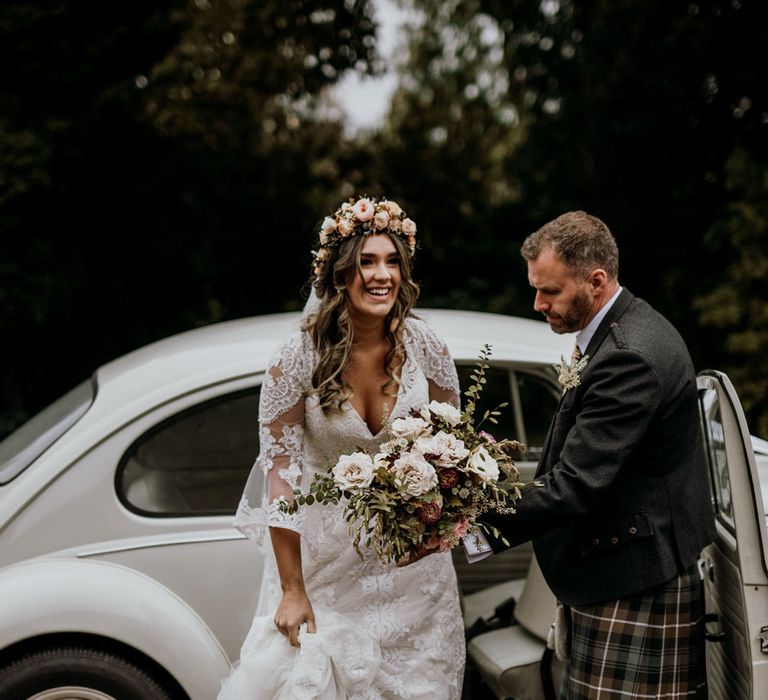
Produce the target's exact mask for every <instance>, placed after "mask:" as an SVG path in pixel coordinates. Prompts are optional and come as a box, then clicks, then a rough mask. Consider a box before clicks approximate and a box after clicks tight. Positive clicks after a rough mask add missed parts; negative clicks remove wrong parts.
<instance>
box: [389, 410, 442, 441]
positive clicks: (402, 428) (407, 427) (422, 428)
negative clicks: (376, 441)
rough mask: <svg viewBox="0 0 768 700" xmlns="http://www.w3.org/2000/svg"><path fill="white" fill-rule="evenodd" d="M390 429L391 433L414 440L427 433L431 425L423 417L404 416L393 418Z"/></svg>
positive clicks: (430, 429)
mask: <svg viewBox="0 0 768 700" xmlns="http://www.w3.org/2000/svg"><path fill="white" fill-rule="evenodd" d="M390 430H391V432H392V434H393V435H396V436H397V437H401V438H405V439H406V440H415V439H416V438H418V437H421V436H422V435H428V434H429V433H431V432H432V426H431V425H430V424H429V423H427V421H425V420H424V419H423V418H414V417H413V416H406V417H405V418H395V420H393V421H392V425H391V426H390Z"/></svg>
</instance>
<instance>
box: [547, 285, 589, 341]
mask: <svg viewBox="0 0 768 700" xmlns="http://www.w3.org/2000/svg"><path fill="white" fill-rule="evenodd" d="M591 310H592V299H591V297H590V296H589V293H588V292H586V291H580V292H579V293H578V294H577V295H576V296H575V297H574V299H573V301H572V302H571V305H570V307H569V308H568V310H567V311H566V312H565V313H564V314H563V315H562V316H560V315H559V314H552V313H549V314H544V315H545V316H546V317H547V322H548V323H549V327H550V328H551V329H552V330H553V331H554V332H555V333H576V332H577V331H580V330H581V329H582V328H584V326H585V325H586V324H585V323H584V321H585V320H586V319H587V318H589V314H590V311H591Z"/></svg>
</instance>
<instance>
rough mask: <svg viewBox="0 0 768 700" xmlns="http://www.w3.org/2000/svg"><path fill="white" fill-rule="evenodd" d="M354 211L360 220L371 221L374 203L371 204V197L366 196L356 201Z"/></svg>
mask: <svg viewBox="0 0 768 700" xmlns="http://www.w3.org/2000/svg"><path fill="white" fill-rule="evenodd" d="M352 211H353V212H354V214H355V217H356V218H357V220H358V221H370V220H371V219H372V218H373V213H374V212H373V204H371V200H370V199H365V197H363V198H362V199H358V200H357V201H356V202H355V204H354V206H353V207H352Z"/></svg>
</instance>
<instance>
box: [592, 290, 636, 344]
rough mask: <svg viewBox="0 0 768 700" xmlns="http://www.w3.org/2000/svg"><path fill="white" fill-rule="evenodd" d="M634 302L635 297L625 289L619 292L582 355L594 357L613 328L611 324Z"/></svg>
mask: <svg viewBox="0 0 768 700" xmlns="http://www.w3.org/2000/svg"><path fill="white" fill-rule="evenodd" d="M634 300H635V295H634V294H632V292H630V291H629V290H628V289H626V287H625V288H624V289H622V290H621V294H619V298H618V299H617V300H616V302H615V303H614V305H613V306H612V307H611V308H610V309H609V310H608V313H607V314H606V315H605V318H604V319H603V320H602V322H601V323H600V325H599V326H598V327H597V330H596V331H595V334H594V335H593V336H592V340H590V341H589V345H587V349H586V352H585V353H584V354H585V355H589V356H590V357H594V356H595V353H596V352H597V349H598V348H599V347H600V346H601V345H602V344H603V341H604V340H605V337H606V336H607V335H608V331H610V330H611V328H612V327H613V324H614V323H616V321H617V320H618V319H620V318H621V317H622V316H623V315H624V312H625V311H626V310H627V309H628V308H629V306H630V304H631V303H632V302H633V301H634Z"/></svg>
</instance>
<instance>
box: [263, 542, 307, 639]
mask: <svg viewBox="0 0 768 700" xmlns="http://www.w3.org/2000/svg"><path fill="white" fill-rule="evenodd" d="M269 534H270V537H271V539H272V548H273V549H274V550H275V559H276V560H277V571H278V573H279V574H280V586H281V588H282V590H283V598H282V600H281V601H280V605H278V606H277V611H276V612H275V624H276V625H277V628H278V629H279V630H280V632H282V633H283V634H284V635H286V636H287V637H288V639H289V640H290V642H291V646H294V647H297V646H300V645H299V640H298V633H299V627H300V626H301V625H302V624H303V623H304V622H306V623H307V632H311V633H314V632H315V631H316V629H315V614H314V612H313V611H312V604H311V603H310V602H309V597H308V596H307V592H306V590H305V589H304V576H303V575H302V572H301V535H300V534H299V533H298V532H292V531H291V530H286V529H285V528H279V527H271V528H269Z"/></svg>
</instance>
